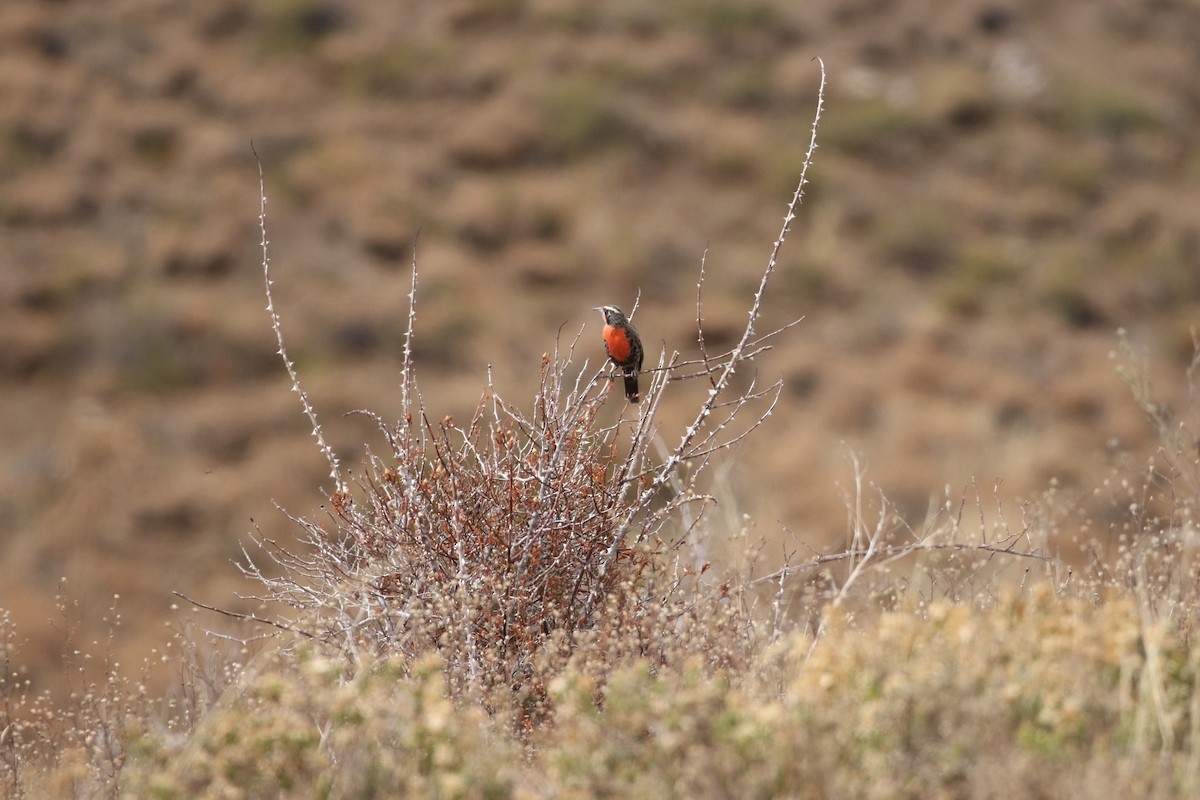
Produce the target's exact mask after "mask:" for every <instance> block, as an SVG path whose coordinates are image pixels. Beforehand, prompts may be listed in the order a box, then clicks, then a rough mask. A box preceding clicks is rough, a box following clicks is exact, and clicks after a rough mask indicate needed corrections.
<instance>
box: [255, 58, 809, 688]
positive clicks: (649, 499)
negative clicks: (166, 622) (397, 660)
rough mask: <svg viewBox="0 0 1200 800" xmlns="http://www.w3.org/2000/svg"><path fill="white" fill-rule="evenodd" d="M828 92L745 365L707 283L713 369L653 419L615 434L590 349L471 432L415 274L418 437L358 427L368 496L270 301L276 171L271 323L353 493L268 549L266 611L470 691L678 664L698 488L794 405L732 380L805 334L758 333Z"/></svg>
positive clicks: (409, 399)
mask: <svg viewBox="0 0 1200 800" xmlns="http://www.w3.org/2000/svg"><path fill="white" fill-rule="evenodd" d="M823 91H824V73H823V72H822V83H821V93H820V94H819V95H818V101H817V109H816V114H815V116H814V120H813V124H812V137H811V139H810V143H809V149H808V152H807V157H806V159H805V163H804V167H803V171H802V173H801V176H800V181H799V183H798V185H797V187H796V190H795V192H794V194H793V196H792V200H791V202H790V203H789V205H788V208H787V213H786V215H785V217H784V222H783V227H782V230H781V232H780V235H779V237H778V239H777V240H776V242H775V245H774V248H773V249H772V251H771V255H770V258H769V259H768V262H767V266H766V268H765V269H764V271H763V273H762V276H761V280H760V282H759V286H758V289H757V291H756V292H755V295H754V298H753V301H752V304H751V306H750V309H749V313H748V318H747V321H746V325H745V328H744V330H743V331H742V334H741V337H740V339H739V341H738V342H737V344H736V345H734V346H733V347H732V348H731V349H730V350H728V351H726V352H724V353H721V354H710V353H708V351H707V349H706V348H705V346H704V327H703V316H704V315H703V309H702V300H701V292H700V286H702V284H703V277H704V275H703V271H704V266H703V263H702V264H701V274H700V281H699V283H698V288H697V300H696V318H697V336H698V339H699V342H700V353H701V356H700V358H699V359H696V360H690V361H689V360H685V359H683V358H682V357H681V355H680V354H679V353H678V352H674V353H671V354H670V355H667V354H666V353H665V352H663V353H662V354H660V356H659V359H658V363H657V365H656V366H654V367H652V368H651V369H650V370H647V373H648V375H649V378H650V386H649V391H648V392H647V393H646V399H645V401H644V402H643V403H642V404H641V406H639V407H633V406H631V407H629V410H634V409H636V413H635V414H631V413H629V411H628V410H627V411H625V412H623V413H622V414H621V415H620V418H619V419H618V420H617V421H615V422H605V421H602V416H601V413H600V412H601V409H602V408H603V407H604V405H605V404H606V403H608V402H610V400H611V399H613V398H614V397H619V393H617V394H612V393H610V390H609V386H610V383H609V381H608V380H606V370H605V369H603V368H602V369H594V368H593V369H589V368H588V362H587V360H586V359H585V360H583V361H582V362H581V363H577V362H578V361H579V359H578V357H577V355H576V344H577V343H578V340H579V334H576V336H575V339H574V341H571V342H570V343H569V344H568V345H565V346H563V345H556V346H555V348H554V350H553V352H552V353H551V354H547V355H545V356H543V359H542V368H541V380H540V384H539V386H538V389H537V392H536V395H535V398H534V403H533V408H532V410H531V411H525V410H523V409H521V408H519V407H518V406H516V405H514V404H512V403H509V402H507V401H505V400H504V399H503V398H501V397H500V396H499V395H498V394H497V393H496V392H495V391H494V389H493V386H492V383H491V380H490V375H489V380H488V385H487V388H486V390H485V391H484V393H483V397H482V399H481V400H480V402H479V405H478V407H477V408H476V410H475V413H474V415H473V417H472V418H471V420H470V421H469V422H468V423H467V424H466V425H465V426H460V425H458V424H456V423H455V422H454V421H453V420H452V419H450V418H449V417H447V418H444V419H441V420H440V421H435V420H433V419H430V417H429V415H428V414H427V411H426V408H425V405H424V401H423V398H422V395H421V392H420V390H419V387H418V384H417V377H416V365H415V363H414V361H413V342H414V338H415V336H416V335H417V334H416V320H417V304H416V297H417V294H416V289H417V282H418V272H417V265H416V258H415V255H414V259H413V265H412V266H413V272H412V284H411V292H410V294H409V310H408V327H407V332H406V337H405V346H404V352H403V359H402V367H401V380H400V388H401V392H400V415H399V420H398V421H397V422H395V423H389V422H387V421H386V420H385V419H384V418H383V417H381V416H379V415H377V414H375V413H372V412H369V411H362V412H358V413H362V414H366V415H368V416H369V417H370V418H371V419H373V420H374V421H375V423H376V425H377V426H378V428H379V431H380V433H381V435H382V437H383V440H384V441H385V442H386V445H387V447H386V451H385V452H383V453H380V454H370V455H369V456H368V459H367V464H366V465H365V466H366V469H365V472H364V474H363V476H361V477H358V478H356V479H355V480H353V481H348V480H347V478H346V474H347V473H346V472H345V471H344V470H343V468H342V466H341V464H340V462H339V459H338V457H337V455H336V454H335V453H334V452H333V450H332V448H330V447H329V445H328V444H327V443H326V441H325V438H324V435H323V433H322V429H321V426H320V424H319V423H318V421H317V416H316V413H315V411H314V409H313V407H312V405H311V404H310V402H309V400H308V397H307V395H306V393H305V392H304V390H303V389H302V387H301V384H300V380H299V377H298V376H297V374H296V371H295V369H294V367H293V365H292V363H291V362H290V360H289V359H288V357H287V350H286V347H285V345H284V337H283V329H282V325H281V322H280V318H279V315H278V314H277V313H276V311H275V305H274V301H273V299H272V296H271V283H272V278H271V273H270V257H269V254H268V241H267V236H266V202H267V198H266V190H265V186H264V185H263V183H262V180H261V179H262V171H261V164H260V190H261V203H262V209H261V217H260V223H261V229H262V234H263V236H262V248H263V274H264V281H265V288H266V295H267V303H268V311H269V312H270V315H271V320H272V326H273V328H274V330H275V333H276V336H277V339H278V343H279V354H280V356H281V357H282V358H283V360H284V363H285V364H286V366H287V369H288V372H289V375H290V376H291V379H292V387H293V390H294V391H295V392H296V393H297V394H298V396H299V397H300V399H301V402H302V404H303V407H304V411H305V413H306V414H307V415H308V417H309V419H310V421H311V422H312V426H313V435H314V437H315V438H316V441H317V443H318V446H319V448H320V449H321V451H322V453H323V454H324V457H325V458H326V459H327V460H328V463H329V467H330V476H331V478H332V480H333V483H334V487H335V488H334V490H333V492H332V493H331V495H330V503H329V507H328V509H327V514H326V516H325V517H324V518H312V517H305V518H300V517H294V518H293V519H294V521H295V522H296V524H298V525H299V526H300V528H301V531H302V537H301V538H302V541H303V544H304V547H299V548H298V547H294V546H290V545H284V544H282V543H281V542H279V541H278V540H273V539H270V538H268V537H265V536H263V535H262V534H261V532H258V533H257V535H256V541H257V543H258V544H259V545H260V546H261V549H262V552H263V553H265V554H266V556H267V558H268V559H269V561H270V562H271V564H270V565H269V566H268V564H267V563H266V562H263V563H262V564H261V565H260V564H259V563H258V561H256V560H255V558H252V557H250V555H249V554H247V563H246V565H245V570H246V571H247V573H248V574H249V575H250V576H251V577H252V578H254V579H256V580H257V581H258V582H260V583H261V584H262V585H263V586H264V587H265V589H266V591H265V593H263V594H262V595H261V597H260V598H259V599H263V600H268V601H271V602H273V603H276V604H279V603H282V604H283V605H284V606H287V607H290V608H291V609H294V611H295V612H296V613H295V614H291V615H288V616H286V617H284V618H280V619H279V620H276V621H275V624H276V625H277V626H278V627H283V628H287V629H290V630H294V631H298V632H301V633H302V634H303V635H305V636H307V637H309V638H312V639H315V640H318V641H320V642H322V643H325V644H327V645H331V646H333V647H335V648H337V649H338V650H340V651H341V652H343V653H344V654H346V655H348V656H351V657H352V658H353V659H357V658H360V657H363V656H368V657H372V658H373V657H380V656H394V655H402V656H405V657H408V658H416V657H418V656H420V655H421V654H423V653H425V652H428V651H430V650H437V651H439V653H440V655H441V656H442V657H443V659H445V661H446V664H447V671H448V674H449V675H450V677H451V681H452V685H455V686H456V687H457V688H459V689H466V688H469V687H473V686H478V687H481V688H487V687H491V686H501V685H510V686H516V685H519V684H521V683H524V682H525V681H526V680H527V679H528V678H529V676H531V675H532V674H533V673H534V672H536V671H539V670H540V667H539V666H538V664H539V663H541V662H540V661H539V658H543V659H544V658H545V657H548V658H551V659H552V660H553V659H555V658H560V657H566V656H568V655H570V654H571V653H572V651H574V650H575V649H576V647H577V645H578V643H579V642H580V641H582V640H584V639H585V638H588V637H592V638H596V637H599V638H604V637H605V636H607V635H608V634H611V633H612V632H614V630H615V628H614V626H619V627H621V629H622V631H623V632H624V633H628V632H630V631H636V630H637V629H639V628H640V629H643V630H642V633H641V634H639V635H635V636H633V637H622V640H623V641H627V642H628V641H632V642H637V644H634V645H629V646H630V647H632V648H633V649H636V650H638V651H639V652H638V653H637V655H640V656H651V657H652V658H658V659H660V660H665V659H666V658H667V654H666V652H665V649H664V648H665V647H666V645H665V644H664V643H663V641H662V640H663V637H661V636H656V635H654V634H655V633H656V632H655V631H651V630H649V629H647V628H646V626H647V625H649V626H651V627H654V626H662V630H666V629H668V628H669V627H671V626H679V625H680V624H683V623H682V621H681V618H682V617H683V616H686V615H688V614H694V613H696V596H695V593H694V592H689V591H688V587H691V588H694V587H695V585H696V582H695V580H694V578H695V577H696V575H697V573H698V572H700V571H702V568H701V569H695V568H692V567H685V566H683V565H682V562H681V560H680V559H672V558H670V554H671V553H672V552H673V551H677V550H678V549H679V548H680V546H681V545H682V544H684V542H685V540H686V538H687V536H688V532H689V530H690V527H691V524H694V521H695V519H697V518H698V517H699V516H700V514H702V511H703V508H702V507H703V506H704V505H705V504H707V503H708V502H710V501H711V498H710V497H709V496H708V495H706V494H705V493H704V492H703V490H702V488H701V484H700V483H699V479H700V478H701V476H702V475H703V474H704V473H705V470H706V469H707V468H708V467H709V465H710V463H711V461H712V459H713V457H714V456H715V455H717V454H719V453H721V452H722V451H724V450H726V449H728V448H729V447H730V446H731V445H732V444H734V443H735V442H737V441H738V440H740V439H742V438H743V437H745V436H747V435H749V434H750V433H752V432H753V431H754V430H756V429H757V428H758V427H759V426H760V425H761V424H762V422H763V421H764V420H765V418H766V417H767V415H769V414H770V413H771V411H772V409H773V408H774V406H775V404H776V402H777V401H778V399H779V394H780V390H781V388H782V382H781V381H780V382H776V383H774V384H772V385H770V386H766V387H763V386H760V385H759V384H758V383H757V382H756V380H753V379H752V380H750V381H749V383H748V385H741V384H739V385H737V386H736V387H735V384H734V382H733V377H734V375H735V373H737V372H738V371H739V370H744V369H746V368H747V367H748V366H750V365H751V363H752V362H753V361H754V360H755V358H756V357H758V356H759V355H760V354H762V353H763V352H765V351H767V350H768V349H770V346H771V340H772V339H774V338H775V337H777V336H779V335H780V334H781V333H783V332H784V331H786V330H788V329H790V328H791V327H792V326H793V325H795V324H796V323H797V322H799V320H797V321H796V322H792V323H790V324H788V325H785V326H783V327H781V328H778V329H775V330H772V331H771V332H769V333H766V334H765V335H760V334H758V333H757V331H756V329H755V326H756V325H757V324H758V322H759V319H760V313H761V309H762V301H763V297H764V294H765V291H766V287H767V284H768V281H769V279H770V277H771V275H772V273H773V272H774V271H775V267H776V263H777V260H778V256H779V252H780V249H781V248H782V246H783V244H784V241H785V240H786V238H787V234H788V231H789V229H790V226H791V223H792V221H793V220H794V218H795V211H796V208H797V207H798V206H799V204H800V202H801V199H802V197H803V190H804V186H805V184H806V183H807V177H806V176H807V171H808V168H809V166H810V164H811V162H812V157H813V154H814V152H815V149H816V132H817V127H818V123H819V121H820V112H821V102H822V98H823ZM635 311H636V309H635ZM580 333H582V331H581V332H580ZM572 376H573V377H572ZM687 380H692V381H697V380H701V381H705V382H707V383H708V387H707V391H706V393H705V396H704V399H703V401H702V402H701V403H700V406H699V408H698V409H697V410H696V412H695V416H694V418H693V419H692V422H691V424H689V425H688V426H686V428H685V429H684V430H683V432H682V433H681V434H680V436H679V439H678V442H677V443H676V444H675V445H674V446H673V447H671V448H669V449H666V448H662V446H661V442H662V431H661V430H660V425H659V422H658V413H659V410H660V404H661V403H662V400H663V397H664V395H665V394H666V390H667V388H668V387H669V386H670V384H671V383H672V382H675V381H687ZM609 416H611V415H609ZM660 450H665V452H660ZM681 521H682V522H681ZM688 521H690V523H689V522H688ZM651 620H653V622H651ZM662 630H659V631H657V633H661V632H662ZM655 648H658V651H657V652H655ZM536 682H537V681H536V680H535V683H536Z"/></svg>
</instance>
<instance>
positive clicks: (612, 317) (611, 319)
mask: <svg viewBox="0 0 1200 800" xmlns="http://www.w3.org/2000/svg"><path fill="white" fill-rule="evenodd" d="M592 310H593V311H599V312H600V314H601V315H602V316H603V317H604V322H605V324H606V325H619V324H621V323H622V322H624V323H628V320H626V319H625V315H624V314H623V313H622V312H621V309H619V308H617V307H616V306H596V307H595V308H594V309H592Z"/></svg>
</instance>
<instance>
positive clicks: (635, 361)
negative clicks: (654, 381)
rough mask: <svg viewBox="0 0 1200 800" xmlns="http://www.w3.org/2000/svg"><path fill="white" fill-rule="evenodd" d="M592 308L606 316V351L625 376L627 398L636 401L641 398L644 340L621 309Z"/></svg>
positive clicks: (609, 307) (610, 307) (610, 359)
mask: <svg viewBox="0 0 1200 800" xmlns="http://www.w3.org/2000/svg"><path fill="white" fill-rule="evenodd" d="M592 310H593V311H599V312H600V315H601V316H602V317H604V351H605V352H606V353H608V359H609V361H612V363H613V364H615V365H616V366H617V367H619V368H620V370H621V373H622V374H623V375H624V376H625V399H626V400H628V401H629V402H631V403H636V402H637V401H638V400H640V399H641V393H640V392H639V391H638V373H639V372H641V371H642V356H643V351H642V340H641V338H640V337H639V336H638V333H637V331H635V330H634V329H633V326H632V325H630V324H629V320H628V319H626V318H625V314H624V313H622V311H621V309H619V308H617V307H616V306H596V307H595V308H593V309H592Z"/></svg>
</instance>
